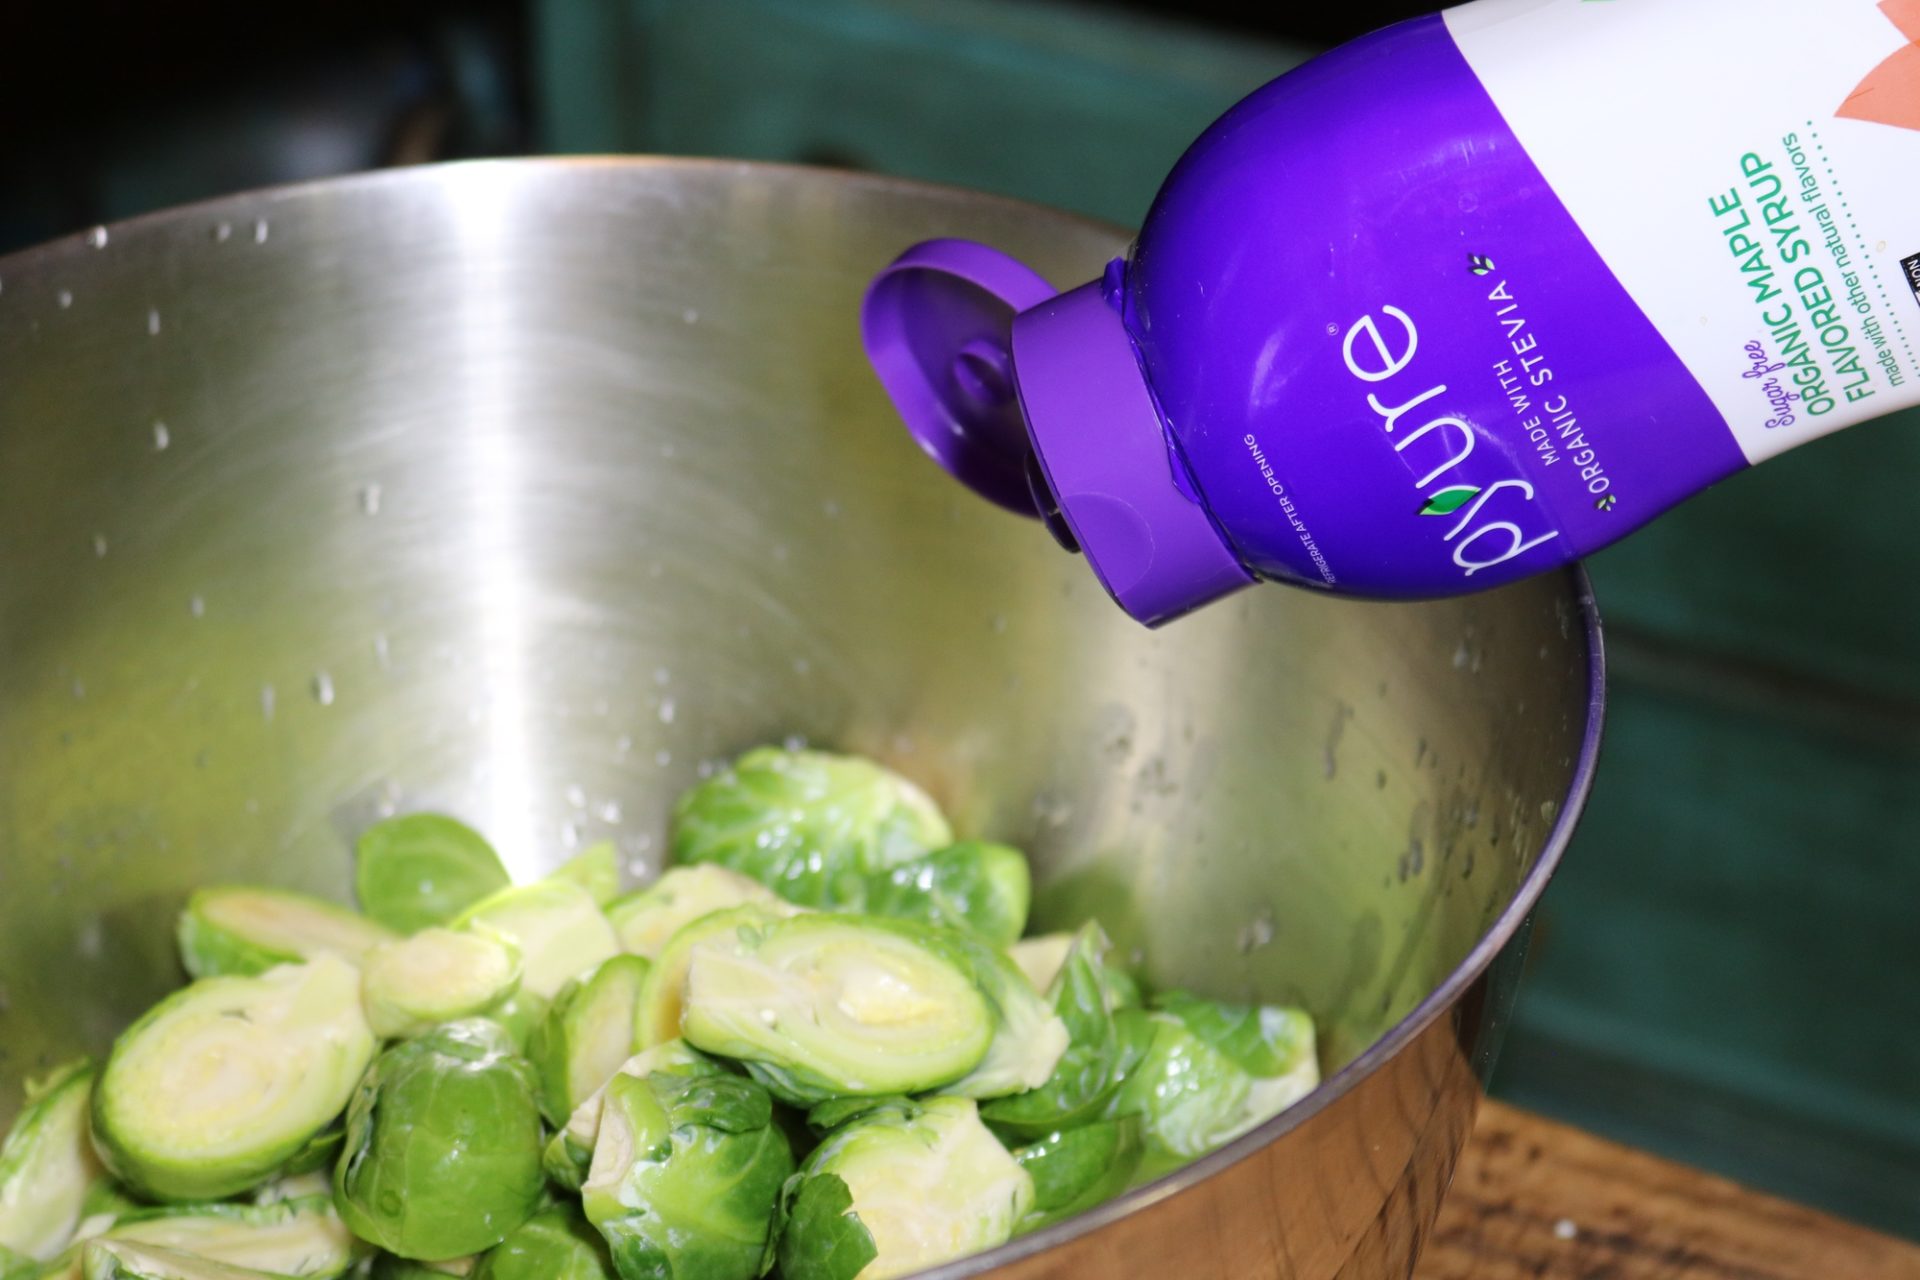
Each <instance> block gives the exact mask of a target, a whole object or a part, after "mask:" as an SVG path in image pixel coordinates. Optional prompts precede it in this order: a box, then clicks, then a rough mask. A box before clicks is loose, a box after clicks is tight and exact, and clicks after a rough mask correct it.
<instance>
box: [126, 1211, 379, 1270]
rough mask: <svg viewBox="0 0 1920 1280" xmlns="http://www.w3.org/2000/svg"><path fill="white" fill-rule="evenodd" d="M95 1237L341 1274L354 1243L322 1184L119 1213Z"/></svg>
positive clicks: (256, 1265)
mask: <svg viewBox="0 0 1920 1280" xmlns="http://www.w3.org/2000/svg"><path fill="white" fill-rule="evenodd" d="M101 1239H104V1240H113V1241H122V1240H128V1241H135V1242H138V1243H140V1244H146V1245H161V1246H164V1247H166V1248H168V1249H178V1250H179V1251H180V1252H182V1253H189V1254H192V1255H193V1256H194V1257H196V1258H208V1259H211V1260H213V1261H215V1262H225V1263H228V1264H231V1265H233V1266H236V1267H247V1268H249V1269H251V1270H254V1271H262V1272H266V1273H268V1274H270V1275H288V1276H337V1275H340V1274H341V1273H343V1272H345V1271H346V1270H347V1269H348V1268H349V1267H351V1266H352V1265H353V1263H354V1260H355V1258H356V1257H357V1256H358V1254H359V1253H360V1251H361V1249H360V1245H359V1244H358V1242H357V1241H355V1240H354V1238H353V1236H352V1235H351V1234H350V1233H349V1232H348V1231H347V1228H346V1224H345V1223H343V1222H342V1221H341V1220H340V1215H339V1214H338V1213H336V1212H335V1211H334V1207H333V1197H332V1196H331V1195H330V1194H328V1193H326V1192H325V1191H322V1192H321V1194H319V1195H317V1196H305V1197H302V1198H300V1199H297V1200H281V1201H277V1202H275V1203H273V1204H264V1205H256V1204H198V1205H168V1206H162V1207H159V1208H153V1209H143V1210H139V1211H137V1212H135V1213H132V1214H130V1215H128V1216H126V1217H123V1218H121V1219H120V1220H119V1221H118V1222H116V1223H115V1224H114V1225H113V1227H112V1229H111V1230H109V1231H107V1232H106V1234H105V1235H104V1236H102V1237H101Z"/></svg>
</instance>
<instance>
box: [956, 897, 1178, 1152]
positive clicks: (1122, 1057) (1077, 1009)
mask: <svg viewBox="0 0 1920 1280" xmlns="http://www.w3.org/2000/svg"><path fill="white" fill-rule="evenodd" d="M1106 950H1107V938H1106V934H1104V933H1103V932H1101V929H1100V926H1099V925H1097V924H1088V925H1086V926H1085V927H1083V928H1082V929H1081V930H1080V932H1079V933H1077V934H1076V935H1074V944H1073V947H1072V949H1071V950H1070V951H1069V952H1068V955H1067V959H1066V963H1065V964H1063V965H1062V966H1061V967H1060V971H1059V973H1058V974H1056V975H1055V976H1054V979H1053V985H1052V988H1051V989H1050V990H1049V992H1048V999H1049V1000H1050V1001H1051V1002H1052V1005H1053V1011H1054V1013H1055V1015H1056V1016H1057V1017H1058V1018H1059V1019H1060V1020H1061V1022H1062V1024H1063V1025H1064V1026H1065V1027H1066V1029H1067V1035H1068V1044H1067V1049H1066V1052H1065V1053H1063V1054H1062V1055H1061V1057H1060V1060H1059V1062H1058V1063H1057V1064H1056V1065H1055V1067H1054V1070H1053V1074H1052V1075H1051V1076H1049V1077H1048V1078H1047V1079H1046V1080H1045V1081H1044V1082H1042V1083H1041V1084H1040V1085H1038V1086H1036V1087H1035V1088H1033V1089H1029V1090H1027V1091H1025V1092H1022V1093H1015V1094H1011V1095H1010V1096H1006V1097H1000V1098H995V1099H994V1100H993V1101H991V1102H989V1103H987V1104H986V1105H985V1106H983V1107H981V1108H980V1114H981V1116H983V1117H984V1118H985V1119H986V1120H987V1121H988V1123H990V1124H993V1125H995V1126H997V1127H999V1128H1001V1129H1004V1130H1007V1131H1009V1132H1012V1133H1015V1134H1018V1135H1020V1136H1022V1137H1036V1136H1038V1135H1040V1134H1044V1133H1047V1132H1049V1131H1051V1130H1055V1129H1070V1128H1073V1127H1074V1126H1076V1125H1081V1124H1086V1123H1087V1122H1088V1121H1091V1120H1094V1119H1097V1118H1098V1117H1099V1116H1100V1114H1101V1111H1102V1109H1103V1108H1104V1107H1105V1106H1106V1103H1107V1101H1108V1099H1110V1098H1111V1097H1112V1096H1113V1095H1114V1093H1115V1092H1116V1091H1117V1090H1118V1089H1119V1088H1120V1083H1121V1081H1122V1080H1124V1079H1125V1078H1126V1076H1127V1074H1128V1073H1129V1072H1130V1071H1132V1070H1133V1068H1134V1067H1135V1066H1136V1065H1138V1063H1139V1061H1140V1059H1141V1057H1142V1056H1143V1055H1144V1054H1145V1052H1146V1049H1147V1044H1148V1043H1149V1041H1150V1037H1142V1036H1128V1035H1123V1034H1122V1033H1121V1028H1120V1026H1118V1025H1116V1023H1115V1020H1114V1015H1113V1012H1112V1011H1111V1010H1109V1009H1108V1008H1107V1000H1106V990H1105V987H1104V985H1103V984H1102V982H1101V963H1102V957H1103V956H1104V955H1105V954H1106Z"/></svg>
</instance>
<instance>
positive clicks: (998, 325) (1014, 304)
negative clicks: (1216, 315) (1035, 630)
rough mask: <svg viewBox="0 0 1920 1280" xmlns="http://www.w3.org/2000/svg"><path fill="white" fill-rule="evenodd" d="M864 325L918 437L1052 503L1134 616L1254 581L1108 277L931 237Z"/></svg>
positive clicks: (1026, 505)
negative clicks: (1143, 363) (1086, 277)
mask: <svg viewBox="0 0 1920 1280" xmlns="http://www.w3.org/2000/svg"><path fill="white" fill-rule="evenodd" d="M862 329H863V334H864V337H865V340H866V344H867V355H868V358H869V359H870V360H871V361H872V363H873V367H874V370H875V372H876V373H878V374H879V376H880V381H881V382H882V383H883V384H884V385H885V386H886V389H887V392H888V394H890V395H891V396H892V397H893V402H894V405H895V407H896V408H897V409H899V411H900V415H901V417H903V418H904V419H905V420H906V423H907V427H908V429H909V430H911V431H912V432H913V434H914V437H915V438H916V439H917V440H918V441H919V442H920V447H921V448H922V449H924V450H926V452H927V453H928V454H929V455H931V456H932V457H933V458H934V460H935V461H937V462H939V463H940V464H941V465H942V466H944V467H945V468H946V469H947V470H948V471H950V472H952V473H953V475H954V476H955V477H956V478H958V479H959V480H960V481H961V482H962V483H964V484H966V485H967V486H968V487H969V488H971V489H972V490H973V491H974V492H976V493H978V494H980V495H981V496H982V497H985V498H989V499H991V500H992V501H994V502H996V503H999V504H1000V505H1001V506H1003V507H1005V508H1007V509H1008V510H1011V511H1016V512H1019V513H1020V514H1022V515H1028V516H1040V517H1043V518H1044V519H1046V521H1047V523H1048V525H1049V527H1051V528H1052V529H1053V530H1054V533H1055V535H1056V536H1057V537H1059V538H1060V540H1061V542H1062V543H1063V544H1065V545H1067V546H1068V547H1069V548H1072V547H1074V545H1075V544H1077V546H1078V549H1079V550H1081V551H1083V552H1085V553H1086V557H1087V562H1088V564H1089V565H1091V566H1092V568H1093V571H1094V573H1095V575H1096V576H1098V577H1099V579H1100V582H1101V584H1102V585H1103V586H1105V587H1106V589H1107V592H1108V594H1110V595H1111V596H1112V597H1113V598H1114V600H1115V601H1117V602H1118V603H1119V605H1120V606H1121V608H1123V609H1125V610H1126V611H1127V612H1128V613H1129V614H1131V615H1133V617H1135V618H1137V619H1138V620H1140V621H1141V622H1144V623H1146V624H1147V625H1148V626H1159V625H1160V624H1161V623H1164V622H1169V621H1171V620H1172V619H1174V618H1177V617H1179V616H1180V615H1181V614H1183V613H1187V612H1188V611H1190V610H1192V609H1195V608H1198V607H1199V606H1200V605H1203V604H1206V603H1207V602H1208V601H1210V600H1215V599H1218V598H1219V597H1221V596H1223V595H1226V594H1228V593H1230V592H1233V591H1237V590H1239V589H1240V588H1242V587H1245V586H1247V585H1249V584H1250V583H1252V582H1253V580H1254V579H1253V576H1252V575H1251V574H1249V573H1248V572H1247V571H1246V569H1245V568H1244V567H1243V566H1242V565H1241V564H1240V562H1239V560H1238V558H1237V557H1236V556H1235V555H1234V554H1233V551H1232V549H1231V548H1230V547H1229V546H1228V545H1227V543H1226V541H1225V540H1224V539H1223V538H1222V537H1221V536H1220V534H1219V532H1218V530H1216V529H1215V528H1214V525H1213V521H1212V520H1211V518H1210V517H1209V516H1208V515H1207V512H1206V510H1205V508H1203V507H1202V506H1201V505H1200V503H1199V501H1198V500H1197V496H1196V495H1195V494H1194V492H1193V486H1192V484H1191V483H1190V482H1189V481H1188V480H1187V477H1186V475H1185V472H1184V467H1183V464H1182V463H1181V462H1180V461H1179V458H1178V455H1177V454H1176V453H1175V451H1174V449H1173V447H1172V445H1171V443H1170V441H1169V438H1168V435H1167V431H1166V426H1165V424H1164V422H1163V421H1162V419H1161V416H1160V411H1159V408H1158V407H1157V405H1156V404H1155V402H1154V398H1153V393H1152V391H1151V390H1150V389H1149V388H1148V385H1147V380H1146V375H1145V374H1144V372H1143V371H1142V370H1141V367H1140V362H1139V359H1138V358H1137V357H1136V355H1135V354H1134V348H1133V340H1132V339H1131V338H1130V337H1129V336H1128V335H1127V331H1126V326H1125V325H1124V324H1123V323H1122V322H1121V318H1120V315H1119V313H1118V312H1117V311H1116V310H1115V309H1114V307H1113V306H1112V305H1110V304H1109V302H1108V300H1107V297H1106V291H1105V290H1104V289H1103V287H1102V285H1101V284H1100V283H1099V282H1098V281H1095V282H1093V283H1091V284H1087V285H1083V286H1082V287H1080V288H1078V289H1075V290H1073V291H1071V292H1069V293H1065V294H1055V293H1054V291H1053V289H1052V288H1051V287H1050V286H1048V285H1047V283H1046V282H1045V281H1044V280H1042V279H1041V278H1040V277H1039V276H1037V275H1035V274H1034V272H1033V271H1032V270H1030V269H1029V268H1027V267H1026V266H1025V265H1023V264H1021V263H1019V262H1017V261H1015V260H1014V259H1012V258H1009V257H1007V256H1006V255H1005V254H1003V253H1001V252H999V251H998V250H997V249H991V248H988V247H987V246H985V245H979V244H973V243H971V242H968V241H962V240H933V241H928V242H927V243H925V244H921V245H916V246H915V247H914V248H912V249H909V250H908V251H907V252H906V253H904V254H902V255H901V256H900V258H899V259H898V260H897V261H895V262H894V264H893V265H892V266H890V267H888V268H887V269H886V270H885V271H883V272H882V273H881V274H880V275H879V276H878V277H877V278H876V279H875V280H874V282H873V284H872V286H871V287H869V289H868V291H867V299H866V306H865V310H864V313H863V315H862Z"/></svg>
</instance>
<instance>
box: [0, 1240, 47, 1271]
mask: <svg viewBox="0 0 1920 1280" xmlns="http://www.w3.org/2000/svg"><path fill="white" fill-rule="evenodd" d="M39 1275H40V1264H39V1263H38V1262H37V1261H35V1260H34V1259H32V1258H29V1257H27V1256H26V1255H25V1254H24V1253H15V1252H14V1251H13V1250H11V1249H9V1248H7V1247H6V1246H5V1245H0V1280H39Z"/></svg>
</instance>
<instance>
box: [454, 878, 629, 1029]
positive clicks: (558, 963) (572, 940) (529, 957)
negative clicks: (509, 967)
mask: <svg viewBox="0 0 1920 1280" xmlns="http://www.w3.org/2000/svg"><path fill="white" fill-rule="evenodd" d="M455 925H456V927H459V928H466V929H472V928H475V927H477V926H480V925H484V926H486V927H487V928H489V929H492V930H494V931H495V932H497V933H503V934H505V935H506V936H507V937H508V938H510V939H511V940H512V941H513V943H514V945H515V946H517V947H519V948H520V985H521V986H522V987H523V988H525V989H526V990H528V991H531V992H532V993H533V994H534V995H537V996H540V997H542V998H543V999H547V1000H551V999H553V997H554V996H555V995H556V994H557V993H558V992H559V990H560V988H561V987H564V986H566V985H567V983H569V982H571V981H572V980H573V979H575V978H577V977H579V976H580V975H581V974H583V973H586V972H587V971H588V970H590V969H593V968H594V967H596V966H597V965H599V964H600V963H601V962H602V961H604V960H606V959H608V958H610V957H612V956H616V955H618V954H620V940H619V939H618V938H616V937H614V936H613V926H612V925H610V924H608V923H607V918H606V916H604V915H602V914H601V913H600V906H599V904H598V903H596V902H595V901H594V900H593V895H592V894H590V893H588V892H587V891H586V890H585V889H582V888H581V887H580V886H579V885H577V884H574V883H572V882H571V881H567V880H542V881H539V882H538V883H536V884H529V885H520V886H518V887H515V888H511V889H502V890H501V891H500V892H498V893H496V894H494V895H492V896H491V897H488V898H483V899H481V900H480V901H479V902H476V903H474V904H473V906H471V907H469V908H467V910H466V911H464V912H463V913H461V915H460V917H459V918H458V920H456V922H455Z"/></svg>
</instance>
